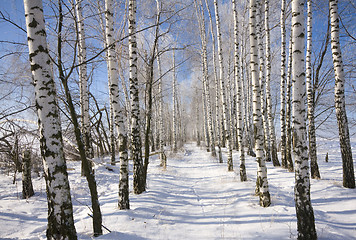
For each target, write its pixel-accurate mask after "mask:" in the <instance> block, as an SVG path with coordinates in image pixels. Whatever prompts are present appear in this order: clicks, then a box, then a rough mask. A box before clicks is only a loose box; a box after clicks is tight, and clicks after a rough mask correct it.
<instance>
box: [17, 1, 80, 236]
mask: <svg viewBox="0 0 356 240" xmlns="http://www.w3.org/2000/svg"><path fill="white" fill-rule="evenodd" d="M24 7H25V16H26V28H27V39H28V49H29V54H30V64H31V72H32V76H33V83H34V86H35V101H36V109H37V114H38V123H39V131H40V147H41V154H42V158H43V165H44V173H45V180H46V190H47V202H48V225H47V233H46V235H47V238H48V239H77V233H76V230H75V227H74V219H73V207H72V200H71V196H70V187H69V181H68V173H67V166H66V162H65V159H64V152H63V140H62V132H61V123H60V119H59V109H58V105H57V100H56V98H57V96H56V90H55V83H54V79H53V73H52V68H51V65H50V63H51V61H50V58H49V54H48V48H47V39H46V28H45V24H44V17H43V6H42V0H24Z"/></svg>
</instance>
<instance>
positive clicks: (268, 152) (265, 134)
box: [257, 0, 271, 162]
mask: <svg viewBox="0 0 356 240" xmlns="http://www.w3.org/2000/svg"><path fill="white" fill-rule="evenodd" d="M261 1H262V0H260V1H258V5H257V40H258V55H259V81H260V82H259V83H260V89H261V93H260V96H261V116H262V126H263V132H262V133H263V146H264V150H265V151H264V157H265V160H266V161H268V162H270V161H271V147H270V145H271V142H270V136H269V133H268V129H269V125H268V121H267V109H266V94H265V56H264V51H263V50H264V49H263V30H264V27H263V25H264V18H263V17H262V4H261Z"/></svg>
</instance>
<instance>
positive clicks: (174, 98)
mask: <svg viewBox="0 0 356 240" xmlns="http://www.w3.org/2000/svg"><path fill="white" fill-rule="evenodd" d="M175 69H176V66H175V56H174V51H173V81H172V86H173V87H172V91H173V94H172V103H173V105H172V108H173V114H172V118H173V121H172V124H173V126H172V132H173V152H174V153H176V152H177V151H178V150H177V107H176V106H177V105H176V102H177V91H176V85H177V79H176V70H175ZM207 138H209V137H207ZM207 148H209V147H207Z"/></svg>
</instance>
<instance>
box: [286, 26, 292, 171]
mask: <svg viewBox="0 0 356 240" xmlns="http://www.w3.org/2000/svg"><path fill="white" fill-rule="evenodd" d="M292 35H293V33H292V31H291V33H290V39H289V53H288V71H287V82H286V87H287V90H286V160H287V165H288V171H289V172H293V171H294V167H293V159H292V128H291V117H292V111H291V110H292V94H291V90H292V79H291V78H292Z"/></svg>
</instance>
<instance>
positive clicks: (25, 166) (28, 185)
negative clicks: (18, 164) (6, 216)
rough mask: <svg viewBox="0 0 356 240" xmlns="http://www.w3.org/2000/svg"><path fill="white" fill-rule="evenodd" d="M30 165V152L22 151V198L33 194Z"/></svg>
mask: <svg viewBox="0 0 356 240" xmlns="http://www.w3.org/2000/svg"><path fill="white" fill-rule="evenodd" d="M31 165H32V163H31V151H30V150H28V149H27V150H24V151H23V158H22V198H29V197H31V196H33V195H34V194H35V193H34V191H33V186H32V179H31V168H32V166H31Z"/></svg>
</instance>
